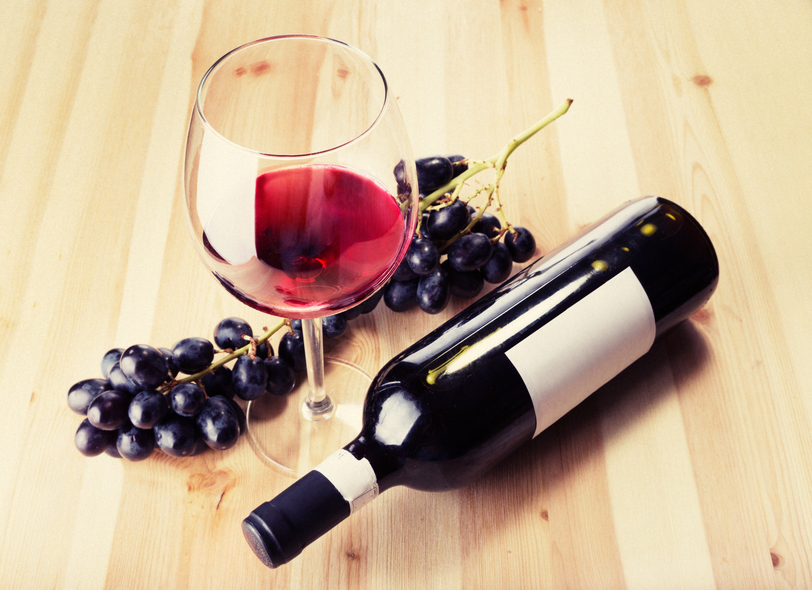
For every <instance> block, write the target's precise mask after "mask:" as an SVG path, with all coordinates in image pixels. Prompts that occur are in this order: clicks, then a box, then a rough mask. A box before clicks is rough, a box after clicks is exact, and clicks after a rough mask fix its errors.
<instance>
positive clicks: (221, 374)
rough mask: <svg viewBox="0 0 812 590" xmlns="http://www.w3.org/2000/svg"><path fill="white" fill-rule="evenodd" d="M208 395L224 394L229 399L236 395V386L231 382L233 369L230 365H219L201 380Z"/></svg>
mask: <svg viewBox="0 0 812 590" xmlns="http://www.w3.org/2000/svg"><path fill="white" fill-rule="evenodd" d="M200 384H201V385H202V386H203V389H205V390H206V395H208V396H209V397H214V396H215V395H222V396H223V397H227V398H229V399H231V398H233V397H234V387H233V386H232V384H231V369H229V368H228V367H225V366H223V367H217V368H216V369H215V370H214V371H212V372H211V373H207V374H206V375H204V376H203V378H202V379H201V380H200Z"/></svg>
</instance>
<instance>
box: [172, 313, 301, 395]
mask: <svg viewBox="0 0 812 590" xmlns="http://www.w3.org/2000/svg"><path fill="white" fill-rule="evenodd" d="M285 325H286V322H285V320H281V321H280V322H279V323H278V324H276V325H275V326H274V327H272V328H270V329H268V328H265V332H263V334H262V335H261V336H260V337H259V338H251V339H249V342H248V344H246V345H245V346H243V347H241V348H238V349H236V350H234V351H231V352H229V353H228V354H226V355H225V356H223V357H222V358H220V359H217V360H216V361H214V362H213V363H212V364H210V365H209V366H208V367H206V368H205V369H203V370H202V371H199V372H197V373H194V374H192V375H187V376H186V377H184V378H183V379H175V380H172V382H170V383H168V384H167V385H164V386H163V387H164V388H165V389H166V390H167V391H168V390H170V389H172V388H173V387H175V386H176V385H180V384H181V383H191V382H193V381H197V380H199V379H202V378H203V377H205V376H206V375H208V374H209V373H213V372H214V371H216V370H217V369H219V368H220V367H222V366H223V365H225V364H226V363H228V362H230V361H233V360H234V359H236V358H239V357H241V356H242V355H244V354H256V350H257V347H258V346H259V345H260V344H262V343H263V342H267V341H268V339H270V337H271V336H273V335H274V334H276V333H277V332H278V331H279V330H281V329H282V328H284V327H285Z"/></svg>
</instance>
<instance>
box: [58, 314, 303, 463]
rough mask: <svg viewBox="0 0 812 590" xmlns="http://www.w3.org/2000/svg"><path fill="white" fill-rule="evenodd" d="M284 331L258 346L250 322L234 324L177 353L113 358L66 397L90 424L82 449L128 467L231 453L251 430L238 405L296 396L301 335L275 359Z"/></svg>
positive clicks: (146, 348)
mask: <svg viewBox="0 0 812 590" xmlns="http://www.w3.org/2000/svg"><path fill="white" fill-rule="evenodd" d="M284 325H285V324H284V323H282V324H280V325H279V326H277V327H276V328H275V329H273V330H266V331H265V333H264V334H262V335H261V336H260V337H259V338H254V334H253V330H252V328H251V326H250V325H249V324H248V322H246V321H245V320H243V319H240V318H234V317H231V318H226V319H224V320H222V321H221V322H220V323H219V324H218V325H217V327H216V328H215V330H214V339H213V340H214V342H212V341H210V340H208V339H206V338H201V337H189V338H184V339H182V340H179V341H178V342H177V343H176V344H175V345H174V346H173V347H172V348H171V349H170V348H156V347H153V346H150V345H146V344H136V345H133V346H130V347H128V348H126V349H123V348H114V349H112V350H110V351H108V352H107V353H105V354H104V356H103V357H102V360H101V367H100V368H101V376H99V377H94V378H89V379H84V380H82V381H79V382H78V383H75V384H74V385H73V386H72V387H71V388H70V389H69V391H68V406H69V407H70V408H71V409H72V410H73V411H74V412H76V413H77V414H80V415H82V416H85V419H84V420H83V421H82V422H81V424H80V425H79V428H78V429H77V431H76V435H75V443H76V447H77V448H78V449H79V451H80V452H81V453H82V454H84V455H86V456H88V457H93V456H96V455H101V454H102V453H106V454H108V455H111V456H113V457H118V458H124V459H129V460H130V461H141V460H144V459H146V458H148V457H149V456H150V455H151V454H152V453H153V451H154V450H155V449H159V450H160V451H163V452H164V453H166V454H167V455H170V456H173V457H187V456H192V455H197V454H198V453H200V452H202V451H203V450H205V449H206V448H212V449H215V450H220V451H223V450H226V449H229V448H231V447H233V446H234V445H235V444H236V443H237V441H238V439H239V437H240V436H241V435H242V434H244V433H245V430H246V421H245V412H244V410H243V408H242V406H240V405H239V404H238V403H237V401H236V400H235V397H236V398H239V399H242V400H245V401H250V400H253V399H257V398H258V397H259V396H260V395H263V394H264V393H266V392H267V393H269V394H271V395H279V396H283V395H286V394H288V393H289V392H290V391H292V390H293V388H294V385H295V382H296V375H295V369H294V366H296V367H297V368H298V364H297V363H298V358H299V355H303V351H302V350H300V349H301V346H300V344H299V343H300V342H301V333H300V332H297V331H296V330H294V329H293V328H290V329H289V330H288V331H287V332H286V333H285V334H284V335H283V336H282V339H281V340H280V342H279V353H278V354H276V355H275V354H274V350H273V346H272V345H271V344H270V342H268V338H269V337H270V336H271V335H272V334H273V333H274V332H276V331H277V330H279V329H281V328H282V327H283V326H284ZM218 356H219V358H217V357H218ZM231 361H234V362H233V364H232V366H230V367H229V366H228V363H230V362H231Z"/></svg>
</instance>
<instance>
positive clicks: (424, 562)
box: [0, 0, 812, 589]
mask: <svg viewBox="0 0 812 590" xmlns="http://www.w3.org/2000/svg"><path fill="white" fill-rule="evenodd" d="M2 12H3V18H2V19H0V46H1V47H2V50H3V56H4V57H3V65H2V66H0V206H1V207H2V211H3V215H2V216H0V246H1V247H0V383H2V384H3V395H2V412H1V413H0V426H1V427H0V449H2V452H0V587H1V588H66V589H67V588H88V589H95V588H166V589H170V588H172V589H181V588H194V589H199V588H254V587H265V588H323V587H329V588H347V589H350V588H387V589H400V588H403V589H407V588H409V589H411V588H443V589H448V588H465V589H469V588H497V587H498V588H508V589H510V588H596V587H597V588H640V589H643V588H645V589H648V588H663V589H670V588H686V589H693V588H720V589H728V588H729V589H744V588H798V589H803V588H810V587H812V475H810V474H812V363H809V358H812V339H810V337H809V334H810V332H812V303H810V298H809V293H810V291H812V265H810V264H809V263H808V257H809V252H810V250H812V239H810V237H809V231H808V228H807V224H806V219H807V216H812V204H810V203H812V201H810V199H809V195H810V194H812V168H811V167H810V162H812V141H810V137H812V111H810V109H809V108H808V102H809V101H808V97H809V96H810V95H812V70H810V68H809V64H810V63H812V45H811V44H810V43H809V39H810V38H812V5H810V4H809V3H808V2H803V1H801V0H779V1H777V2H771V3H769V5H767V4H764V3H759V2H755V1H754V0H742V1H741V2H736V3H733V2H715V3H708V2H703V1H700V0H677V1H674V2H666V1H662V0H661V1H658V0H622V1H615V0H605V1H604V2H603V3H599V2H587V1H585V0H575V1H573V2H567V3H562V2H549V1H548V2H544V1H542V0H501V1H499V2H496V1H494V0H491V1H486V0H449V1H447V2H433V1H430V0H416V1H414V2H395V1H392V0H382V1H377V2H376V1H371V0H328V1H325V2H312V1H309V0H296V1H294V0H277V1H275V2H260V1H259V0H246V1H244V2H240V3H239V4H235V3H233V2H227V1H225V0H165V1H161V2H158V1H157V0H75V1H73V2H59V1H57V0H4V1H3V2H2ZM283 33H312V34H321V35H328V36H332V37H335V38H338V39H341V40H343V41H346V42H348V43H350V44H353V45H355V46H357V47H359V48H360V49H362V50H363V51H366V52H367V53H369V54H370V55H371V56H372V57H373V59H375V60H376V61H377V62H378V64H379V65H380V66H381V68H382V69H383V71H384V72H385V74H386V76H387V79H388V81H389V83H390V85H391V88H392V90H393V91H394V94H395V97H396V100H397V102H398V104H399V106H400V107H401V110H402V112H403V116H404V119H405V121H406V124H407V127H408V129H409V133H410V136H411V139H412V143H413V146H414V150H415V153H416V154H417V155H418V156H420V155H428V154H433V153H452V152H456V153H463V154H465V155H468V156H470V157H474V158H482V157H488V156H490V155H491V154H493V153H495V152H496V151H497V150H498V149H500V148H501V147H502V145H504V144H505V143H506V142H507V141H508V140H509V138H510V137H511V136H512V135H514V134H515V133H517V132H519V131H521V130H522V129H524V128H525V127H527V126H528V125H530V124H531V123H532V122H534V121H535V120H537V119H538V118H540V117H541V116H543V115H544V114H546V113H547V112H548V111H549V110H551V109H552V108H553V107H554V106H555V105H557V104H558V103H560V102H561V101H562V100H563V99H564V98H567V97H571V98H574V99H575V103H574V104H573V107H572V109H571V110H570V112H569V113H568V114H567V115H566V116H565V117H564V118H563V119H561V120H560V121H558V122H556V123H555V124H554V125H553V126H551V127H550V128H549V129H547V130H545V131H544V132H542V134H541V135H540V136H538V137H537V138H534V139H533V140H532V141H530V142H528V144H526V145H525V146H523V147H522V148H521V149H520V150H519V151H517V152H516V153H515V154H514V156H513V157H511V160H510V165H509V167H508V173H507V175H506V176H505V180H504V184H503V198H504V202H505V206H506V209H507V213H508V216H509V217H510V218H511V219H512V220H514V222H515V223H518V224H521V225H526V226H527V227H529V228H530V229H531V230H532V231H534V232H535V234H536V236H537V238H538V242H539V246H540V253H543V252H544V251H546V250H548V249H550V248H552V247H553V246H555V245H556V244H558V243H559V242H561V241H562V240H564V239H566V238H567V237H568V236H570V235H572V234H573V233H574V232H576V231H577V230H578V229H579V228H580V227H583V226H584V225H586V224H588V223H589V222H591V221H593V220H594V219H596V218H598V217H599V216H601V215H602V214H603V213H605V212H607V211H608V210H610V209H612V208H614V207H615V206H617V205H618V204H619V203H621V202H622V201H625V200H627V199H629V198H633V197H635V196H638V195H641V194H660V195H662V196H665V197H669V198H671V199H673V200H675V201H677V202H679V203H680V204H682V205H684V206H685V207H687V208H688V209H689V210H690V211H692V212H693V213H694V214H695V215H696V216H697V217H698V218H699V219H700V220H701V221H702V223H703V225H704V226H705V227H706V228H707V230H708V231H709V233H710V235H711V237H712V239H713V241H714V243H715V245H716V248H717V250H718V253H719V258H720V263H721V271H722V278H721V282H720V285H719V289H718V291H717V293H716V294H715V295H714V297H713V299H712V300H711V302H710V303H709V305H708V306H707V307H706V308H705V309H704V310H703V311H702V312H700V313H699V314H698V315H697V316H696V317H695V318H693V320H692V321H691V322H690V323H688V324H685V325H683V326H680V327H679V328H677V329H676V330H674V331H673V332H672V333H671V334H670V335H669V336H668V337H667V338H665V339H663V340H662V341H660V342H658V343H657V344H656V345H655V347H654V349H653V350H652V351H651V352H650V353H649V354H648V355H647V356H646V357H644V358H643V359H641V360H640V361H639V362H637V363H636V364H635V365H633V366H632V367H631V368H630V369H629V370H627V371H625V372H624V373H623V374H621V375H620V376H619V377H618V378H617V379H615V380H614V381H612V382H611V383H609V384H608V385H606V386H605V387H604V388H602V389H601V390H600V391H599V392H597V393H596V394H594V395H593V396H591V397H590V398H589V399H587V401H585V402H584V403H583V404H581V405H580V406H579V407H578V408H576V409H575V410H573V411H572V412H570V413H569V414H568V415H567V416H565V417H564V418H563V419H561V420H560V421H559V422H558V423H556V424H555V425H553V426H552V427H551V428H549V429H548V430H547V431H545V432H544V433H542V434H541V435H540V436H539V437H537V438H536V439H535V440H533V441H532V442H531V443H529V444H528V445H526V446H525V447H524V448H522V449H520V450H519V451H518V452H517V453H516V454H515V455H513V456H512V457H510V458H509V459H508V460H507V461H505V462H504V463H503V464H502V465H500V466H499V467H498V468H497V469H496V470H495V471H493V472H492V473H490V474H489V475H488V476H486V477H485V478H484V479H482V480H481V481H479V482H477V483H475V484H473V485H471V486H469V487H467V488H464V489H460V490H455V491H451V492H446V493H440V494H426V493H420V492H416V491H413V490H409V489H402V488H401V489H393V490H391V491H389V492H387V493H386V494H384V495H382V496H381V497H380V498H378V499H377V500H376V501H375V502H374V503H372V504H370V505H369V506H368V507H366V508H365V509H364V510H362V511H360V512H358V513H357V514H355V515H353V516H352V518H350V519H348V520H347V521H345V522H343V523H342V524H340V525H339V526H338V527H336V528H335V529H334V530H333V531H332V532H330V533H329V534H327V535H325V536H324V537H323V538H321V539H319V540H318V541H316V542H315V543H314V544H313V545H312V546H310V547H309V548H308V549H307V550H306V551H305V552H304V553H303V554H302V555H301V556H300V557H299V558H297V559H296V560H294V561H293V562H292V563H290V564H289V565H287V566H285V567H283V568H280V569H278V570H268V569H267V568H265V567H264V566H263V565H262V564H261V563H260V562H259V561H258V560H257V559H256V558H255V557H254V556H253V554H252V553H251V552H250V550H249V549H248V547H247V545H246V543H245V541H244V540H243V539H242V535H241V532H240V528H239V524H240V522H241V520H242V518H243V517H244V516H245V515H247V514H248V513H249V512H250V511H251V510H252V509H253V508H254V507H255V506H256V505H258V504H259V503H261V502H263V501H265V500H267V499H269V498H271V497H272V496H273V495H275V494H276V493H278V492H280V491H281V490H282V489H284V488H285V487H286V486H287V485H289V484H290V483H291V482H292V480H291V479H290V478H288V477H286V476H284V475H281V474H278V473H276V472H274V471H272V470H270V469H268V468H267V467H266V466H265V465H264V464H263V463H262V462H261V461H260V460H259V459H258V458H257V457H256V456H255V455H254V453H253V451H252V449H251V447H250V445H249V444H248V441H247V440H242V441H241V442H240V443H239V444H238V445H237V447H235V448H234V449H231V450H230V451H227V452H223V453H205V454H203V455H201V456H198V457H195V458H189V459H183V460H180V459H172V458H169V457H168V456H165V455H161V454H160V453H158V452H156V453H155V455H154V456H153V457H151V458H150V460H149V461H146V462H143V463H125V462H122V461H118V460H114V459H112V458H110V457H107V456H102V457H99V458H95V459H86V458H84V457H83V456H82V455H80V454H79V453H78V452H77V451H76V449H75V448H74V446H73V442H72V441H73V435H74V432H75V430H76V428H77V426H78V424H79V422H80V421H81V419H80V418H79V416H77V415H76V414H74V413H73V412H71V411H70V409H69V408H68V407H67V405H66V403H65V400H66V394H67V390H68V388H69V387H70V386H71V385H72V384H73V383H75V382H76V381H79V380H80V379H84V378H87V377H91V376H95V375H96V374H97V373H98V371H99V369H98V363H99V360H100V359H101V356H102V355H103V353H104V352H105V351H106V350H108V349H110V348H112V347H114V346H126V345H129V344H132V343H135V342H149V343H152V344H155V345H161V346H165V345H171V344H172V343H174V342H175V341H176V340H178V339H179V338H181V337H184V336H188V335H201V336H209V335H210V334H211V331H212V329H213V327H214V325H215V324H216V322H217V321H219V319H221V318H222V317H226V316H228V315H239V316H242V317H245V318H246V319H248V320H249V321H250V322H251V323H252V324H253V325H254V326H256V327H259V326H262V325H267V324H268V323H269V322H268V319H267V318H264V317H263V316H262V315H261V314H259V313H257V312H254V311H252V310H248V309H246V308H245V307H244V306H242V305H241V304H239V303H238V302H237V301H235V300H233V299H232V298H231V297H230V296H229V295H228V294H227V293H225V292H224V291H223V290H222V289H221V288H220V286H219V285H218V284H217V283H216V282H215V281H214V280H212V279H211V278H210V276H208V274H207V273H206V271H205V270H204V269H203V267H202V264H201V263H200V262H199V261H198V259H197V257H196V254H195V252H194V250H193V248H192V245H191V242H190V239H189V237H188V235H187V232H186V229H185V226H184V223H185V222H184V219H183V202H182V176H181V167H182V158H183V149H184V142H185V134H186V128H187V124H188V116H189V112H190V108H191V105H192V103H193V99H194V94H195V91H196V86H197V83H198V82H199V80H200V77H201V76H202V75H203V73H204V72H205V70H206V69H207V68H208V67H209V65H211V63H213V62H214V61H215V60H216V59H217V58H218V57H219V56H220V55H222V54H223V53H225V52H226V51H228V50H229V49H231V48H233V47H235V46H237V45H239V44H241V43H243V42H246V41H250V40H252V39H255V38H260V37H265V36H270V35H275V34H283ZM464 307H465V302H460V301H455V302H453V303H452V304H451V305H450V306H449V308H448V309H447V310H446V311H445V312H443V313H442V314H440V315H438V316H428V315H426V314H423V313H421V312H419V311H411V312H407V313H404V314H394V313H392V312H390V311H389V310H387V309H385V308H384V307H383V306H381V307H380V308H379V309H377V310H376V311H375V312H374V313H372V314H370V315H368V316H363V317H362V318H359V319H358V320H356V321H355V322H354V323H353V324H352V328H351V331H350V332H349V333H348V335H347V336H345V337H344V338H342V339H341V340H340V341H338V342H335V343H333V344H331V347H332V350H333V352H334V353H335V354H340V355H344V356H347V357H349V358H351V359H352V360H353V361H354V362H356V363H358V364H360V365H361V366H363V367H364V368H365V369H366V370H367V371H369V372H372V373H374V372H376V371H377V370H378V369H379V368H380V367H381V365H382V364H383V363H384V362H385V361H386V360H387V359H389V358H390V357H391V356H393V355H395V354H396V353H398V352H399V351H400V350H402V349H403V348H404V347H405V346H407V345H408V344H410V343H411V342H413V341H415V340H416V339H418V338H419V337H420V336H422V335H424V334H426V333H427V332H428V331H430V330H431V329H433V328H434V327H436V326H437V325H439V324H440V323H441V322H442V321H444V320H445V319H447V318H448V317H451V316H452V315H453V314H454V313H456V312H457V311H459V310H461V309H463V308H464Z"/></svg>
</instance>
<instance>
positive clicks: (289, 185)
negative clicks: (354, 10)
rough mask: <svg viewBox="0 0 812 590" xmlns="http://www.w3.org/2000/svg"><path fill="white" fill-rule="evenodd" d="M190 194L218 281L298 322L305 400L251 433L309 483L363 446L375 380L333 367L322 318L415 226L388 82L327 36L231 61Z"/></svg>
mask: <svg viewBox="0 0 812 590" xmlns="http://www.w3.org/2000/svg"><path fill="white" fill-rule="evenodd" d="M184 181H185V194H186V212H187V214H188V215H187V220H188V222H189V223H188V225H189V228H190V230H191V233H192V235H193V237H194V242H195V245H196V248H197V251H198V253H199V255H200V256H201V258H202V259H203V261H204V262H205V264H206V266H207V267H208V268H209V269H210V270H211V272H212V273H213V275H214V276H215V277H216V278H217V280H218V281H219V282H220V283H221V284H222V285H223V287H225V288H226V289H227V290H228V291H229V292H230V293H231V294H232V295H234V296H235V297H236V298H237V299H239V300H240V301H242V302H243V303H245V304H247V305H249V306H250V307H252V308H255V309H258V310H261V311H263V312H267V313H268V314H271V315H275V316H278V317H282V318H290V319H302V334H303V337H304V344H305V353H306V359H307V386H306V387H305V386H302V387H301V389H302V390H304V391H303V393H301V394H298V395H301V397H303V398H304V401H303V402H301V403H296V402H295V401H293V398H295V396H296V395H297V393H296V391H294V393H293V394H291V395H289V396H286V397H280V396H273V395H270V394H268V393H266V394H263V396H262V397H260V398H259V399H258V400H255V401H251V402H249V404H248V407H247V419H248V434H249V438H250V440H251V442H252V445H253V446H254V448H255V450H256V451H257V453H258V454H259V455H260V457H262V458H263V459H264V460H266V461H267V462H268V463H270V464H272V465H274V466H276V467H278V468H280V469H281V470H282V471H284V472H286V473H288V474H292V475H299V474H302V473H305V472H307V471H310V469H311V468H312V467H313V466H315V465H317V464H318V463H319V462H320V461H321V459H323V458H325V457H326V456H327V455H329V454H330V453H332V452H333V451H334V450H336V449H337V448H340V447H341V446H343V445H344V444H346V443H347V442H349V440H351V439H352V437H353V436H354V435H355V433H357V430H358V427H359V426H360V420H361V407H362V401H363V397H364V394H365V393H366V390H367V388H368V386H369V383H370V381H371V379H370V377H369V375H368V374H366V373H365V372H364V371H363V370H362V369H360V368H359V367H357V366H355V365H353V364H352V363H349V362H343V361H340V360H337V359H332V360H331V359H328V360H327V362H326V363H325V359H324V356H323V348H322V330H321V320H320V318H322V317H324V316H328V315H332V314H336V313H339V312H341V311H344V310H347V309H349V308H351V307H353V306H355V305H357V304H359V303H360V302H362V301H363V300H365V299H367V298H368V297H370V296H371V295H373V294H374V293H375V292H376V291H377V290H379V289H380V288H381V287H383V286H384V285H385V283H386V281H387V280H388V279H389V278H390V276H391V275H392V274H393V273H394V271H395V270H396V269H397V266H398V264H399V263H400V261H401V259H402V258H403V256H404V255H405V253H406V249H407V248H408V245H409V241H410V238H411V236H412V234H413V233H414V230H415V225H416V221H417V216H418V207H417V199H418V195H417V181H416V173H415V166H414V157H413V155H412V150H411V146H410V143H409V139H408V136H407V133H406V129H405V126H404V124H403V120H402V118H401V115H400V112H399V110H398V107H397V104H396V103H395V100H394V97H393V96H392V94H391V93H390V92H389V88H388V85H387V81H386V78H385V77H384V75H383V73H382V72H381V70H380V68H379V67H378V66H377V65H376V64H375V63H374V62H373V61H372V59H370V58H369V57H368V56H367V55H365V54H364V53H362V52H361V51H359V50H358V49H355V48H353V47H351V46H349V45H347V44H345V43H342V42H340V41H336V40H334V39H329V38H325V37H317V36H310V35H285V36H279V37H270V38H265V39H260V40H257V41H254V42H251V43H247V44H245V45H242V46H240V47H238V48H236V49H234V50H232V51H230V52H229V53H227V54H225V55H224V56H223V57H221V58H220V59H219V60H218V61H217V62H215V63H214V65H212V66H211V68H210V69H209V70H208V71H207V72H206V74H205V75H204V76H203V78H202V80H201V82H200V86H199V89H198V92H197V99H196V102H195V105H194V109H193V112H192V116H191V122H190V125H189V134H188V138H187V145H186V158H185V165H184ZM325 368H326V369H327V371H326V381H325ZM325 383H327V388H325ZM328 389H329V391H328Z"/></svg>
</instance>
